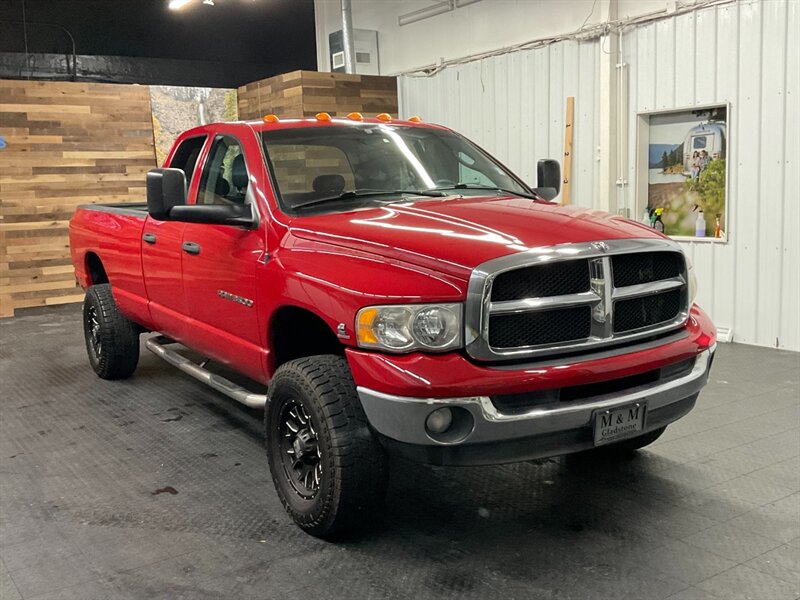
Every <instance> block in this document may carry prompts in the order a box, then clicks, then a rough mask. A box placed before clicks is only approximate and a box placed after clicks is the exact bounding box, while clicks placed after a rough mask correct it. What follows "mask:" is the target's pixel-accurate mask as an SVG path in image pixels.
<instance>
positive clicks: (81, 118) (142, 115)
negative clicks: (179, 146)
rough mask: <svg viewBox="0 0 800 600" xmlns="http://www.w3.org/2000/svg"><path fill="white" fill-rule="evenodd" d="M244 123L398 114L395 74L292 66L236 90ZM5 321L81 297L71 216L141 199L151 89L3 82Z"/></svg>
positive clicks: (0, 159)
mask: <svg viewBox="0 0 800 600" xmlns="http://www.w3.org/2000/svg"><path fill="white" fill-rule="evenodd" d="M238 93H239V98H238V104H239V115H240V118H241V119H257V118H260V117H262V116H263V115H265V114H268V113H275V114H277V115H278V116H284V117H297V116H313V115H314V114H316V113H317V112H320V111H327V112H329V113H331V114H332V115H337V116H343V115H346V114H347V113H349V112H353V111H357V112H362V113H364V115H365V116H374V115H376V114H378V113H381V112H388V113H390V114H393V115H396V114H397V82H396V79H395V78H394V77H377V76H369V75H347V74H343V73H317V72H313V71H294V72H291V73H286V74H285V75H279V76H277V77H271V78H269V79H265V80H262V81H257V82H254V83H250V84H248V85H246V86H243V87H241V88H239V90H238ZM0 136H3V137H4V138H5V140H6V143H7V147H6V148H5V149H0V317H2V316H10V315H13V314H14V310H15V309H17V308H27V307H32V306H46V305H51V304H62V303H67V302H78V301H80V300H81V299H82V297H83V295H82V293H81V291H80V290H79V288H77V287H76V286H75V279H74V276H73V270H72V264H71V261H70V256H69V237H68V226H69V219H70V217H71V216H72V213H73V212H74V211H75V207H76V206H77V205H79V204H84V203H105V202H136V201H139V202H141V201H143V200H144V198H145V173H146V172H147V171H148V170H149V169H151V168H153V167H155V166H156V160H155V151H154V148H153V124H152V119H151V111H150V89H149V87H147V86H137V85H114V84H101V83H70V82H49V81H47V82H45V81H9V80H0Z"/></svg>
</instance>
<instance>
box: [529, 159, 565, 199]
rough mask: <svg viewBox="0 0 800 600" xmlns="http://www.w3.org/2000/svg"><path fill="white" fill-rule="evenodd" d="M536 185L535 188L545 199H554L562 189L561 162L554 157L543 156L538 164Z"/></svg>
mask: <svg viewBox="0 0 800 600" xmlns="http://www.w3.org/2000/svg"><path fill="white" fill-rule="evenodd" d="M536 185H537V186H538V187H535V188H533V191H535V192H536V193H537V194H539V195H540V196H541V197H542V198H544V199H545V200H552V199H553V198H555V197H556V196H558V192H560V191H561V164H560V163H559V162H558V161H557V160H554V159H552V158H543V159H541V160H540V161H539V162H538V163H537V164H536Z"/></svg>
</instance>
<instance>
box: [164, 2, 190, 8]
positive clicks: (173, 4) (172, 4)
mask: <svg viewBox="0 0 800 600" xmlns="http://www.w3.org/2000/svg"><path fill="white" fill-rule="evenodd" d="M191 1H192V0H169V5H168V6H169V9H170V10H180V9H182V8H183V7H184V6H186V5H187V4H189V2H191Z"/></svg>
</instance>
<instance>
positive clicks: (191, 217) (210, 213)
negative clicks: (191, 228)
mask: <svg viewBox="0 0 800 600" xmlns="http://www.w3.org/2000/svg"><path fill="white" fill-rule="evenodd" d="M169 219H170V221H181V222H183V223H205V224H207V225H234V226H239V227H248V228H250V227H254V226H255V224H256V219H255V215H254V214H253V208H252V206H251V205H250V204H185V205H182V206H174V207H172V209H171V210H170V212H169Z"/></svg>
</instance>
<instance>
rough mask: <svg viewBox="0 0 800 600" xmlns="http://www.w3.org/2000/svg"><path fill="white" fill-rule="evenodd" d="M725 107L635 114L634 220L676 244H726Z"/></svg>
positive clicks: (696, 107) (714, 106) (704, 107)
mask: <svg viewBox="0 0 800 600" xmlns="http://www.w3.org/2000/svg"><path fill="white" fill-rule="evenodd" d="M728 115H729V106H728V105H727V104H719V105H712V106H695V107H691V108H685V109H677V110H670V111H662V112H651V113H640V114H639V123H638V125H639V128H638V134H637V137H638V144H637V152H638V157H637V169H636V173H637V180H636V181H637V183H636V191H637V198H638V199H639V206H638V207H637V208H638V214H637V215H636V216H637V218H640V219H641V220H642V221H643V222H645V223H647V224H648V225H650V226H651V227H654V228H655V229H658V230H659V231H663V232H664V233H665V234H667V235H668V236H670V237H673V238H675V239H678V240H692V241H715V242H725V241H727V239H728V228H727V223H728V163H727V151H728Z"/></svg>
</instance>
